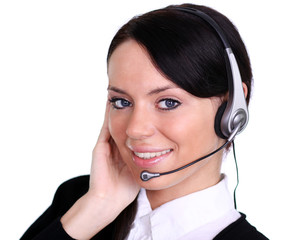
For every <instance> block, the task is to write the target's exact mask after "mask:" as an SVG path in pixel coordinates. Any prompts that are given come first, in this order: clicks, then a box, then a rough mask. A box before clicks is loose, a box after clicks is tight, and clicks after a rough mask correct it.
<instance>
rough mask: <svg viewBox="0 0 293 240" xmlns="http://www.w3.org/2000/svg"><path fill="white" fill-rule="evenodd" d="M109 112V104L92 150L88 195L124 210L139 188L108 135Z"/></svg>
mask: <svg viewBox="0 0 293 240" xmlns="http://www.w3.org/2000/svg"><path fill="white" fill-rule="evenodd" d="M109 110H110V104H109V103H108V104H107V107H106V112H105V119H104V123H103V126H102V129H101V132H100V135H99V138H98V141H97V144H96V146H95V148H94V150H93V159H92V167H91V176H90V188H89V192H88V194H90V195H91V196H94V197H97V198H106V199H107V200H109V201H115V204H118V205H121V204H122V205H124V208H125V207H126V206H127V205H129V204H130V203H131V202H132V201H133V200H134V199H135V197H136V196H137V194H138V191H139V189H140V187H139V185H138V184H137V183H136V182H135V180H134V178H133V177H132V174H131V172H130V171H129V169H128V167H127V166H126V164H125V163H124V162H123V160H122V158H121V155H120V153H119V150H118V148H117V146H116V143H115V142H114V140H113V139H112V137H111V135H110V132H109V127H108V122H109ZM113 204H114V203H113Z"/></svg>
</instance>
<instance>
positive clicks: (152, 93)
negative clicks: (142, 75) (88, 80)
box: [107, 85, 178, 96]
mask: <svg viewBox="0 0 293 240" xmlns="http://www.w3.org/2000/svg"><path fill="white" fill-rule="evenodd" d="M172 88H178V87H176V86H173V85H167V86H164V87H158V88H155V89H153V90H151V91H149V92H148V93H147V95H148V96H151V95H154V94H158V93H160V92H164V91H166V90H168V89H172ZM107 90H108V91H109V90H110V91H114V92H117V93H121V94H126V95H129V94H128V93H127V92H126V91H124V90H122V89H120V88H117V87H114V86H110V85H109V86H108V88H107Z"/></svg>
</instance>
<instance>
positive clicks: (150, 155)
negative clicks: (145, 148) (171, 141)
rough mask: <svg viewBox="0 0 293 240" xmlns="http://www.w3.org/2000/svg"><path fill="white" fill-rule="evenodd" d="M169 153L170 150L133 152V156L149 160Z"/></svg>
mask: <svg viewBox="0 0 293 240" xmlns="http://www.w3.org/2000/svg"><path fill="white" fill-rule="evenodd" d="M170 151H171V149H168V150H165V151H162V152H144V153H140V152H134V154H135V155H136V156H138V157H139V158H143V159H150V158H154V157H159V156H161V155H164V154H166V153H168V152H170Z"/></svg>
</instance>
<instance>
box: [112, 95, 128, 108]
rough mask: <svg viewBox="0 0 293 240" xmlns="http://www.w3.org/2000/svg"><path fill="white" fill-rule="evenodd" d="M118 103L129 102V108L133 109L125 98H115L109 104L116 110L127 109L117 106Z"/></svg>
mask: <svg viewBox="0 0 293 240" xmlns="http://www.w3.org/2000/svg"><path fill="white" fill-rule="evenodd" d="M117 101H124V102H128V103H129V106H128V107H131V106H132V104H131V103H130V102H129V101H128V100H126V99H124V98H117V97H113V98H111V99H109V102H110V103H111V105H112V107H113V108H115V109H124V108H125V107H118V106H117V103H116V102H117Z"/></svg>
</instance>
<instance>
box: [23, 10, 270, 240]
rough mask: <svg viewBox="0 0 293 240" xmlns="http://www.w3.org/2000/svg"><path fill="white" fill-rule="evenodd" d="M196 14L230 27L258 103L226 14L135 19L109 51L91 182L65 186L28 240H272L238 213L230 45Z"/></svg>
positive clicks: (245, 83)
mask: <svg viewBox="0 0 293 240" xmlns="http://www.w3.org/2000/svg"><path fill="white" fill-rule="evenodd" d="M186 7H187V8H188V9H189V10H186V9H185V8H186ZM183 8H184V9H185V10H184V9H183ZM190 9H191V10H190ZM192 9H197V10H200V11H201V12H204V13H205V14H207V15H208V16H210V17H212V19H214V20H215V21H216V22H217V23H218V25H220V26H221V29H222V30H223V32H224V34H225V36H226V38H227V41H228V42H229V44H230V46H231V48H232V49H233V52H234V54H235V56H236V59H237V62H238V65H239V69H240V73H241V77H242V87H243V91H242V90H241V91H242V95H243V94H244V95H245V97H246V101H247V103H249V98H250V91H251V79H252V73H251V68H250V62H249V58H248V55H247V52H246V49H245V46H244V44H243V42H242V40H241V38H240V36H239V34H238V32H237V30H236V29H235V27H234V26H233V24H232V23H231V22H230V21H229V20H228V19H227V18H226V17H224V16H223V15H222V14H220V13H218V12H216V11H215V10H212V9H210V8H207V7H203V6H196V5H191V4H184V5H181V6H176V7H175V6H170V7H167V8H164V9H161V10H157V11H153V12H150V13H146V14H144V15H142V16H139V17H136V18H133V19H132V20H130V21H129V22H128V23H127V24H125V25H124V26H123V27H122V28H121V29H120V30H119V31H118V32H117V34H116V35H115V37H114V39H113V40H112V43H111V45H110V48H109V52H108V58H107V61H108V76H109V87H108V97H109V100H108V102H107V107H106V113H105V120H104V124H103V127H102V129H101V133H100V136H99V138H98V141H97V144H96V146H95V148H94V151H93V160H92V167H91V174H90V177H89V176H82V177H78V178H75V179H71V180H69V181H67V182H65V183H63V184H62V185H61V186H60V187H59V189H58V190H57V192H56V195H55V197H54V200H53V203H52V205H51V206H50V207H49V208H48V210H47V211H46V212H45V213H44V214H43V215H42V216H41V217H40V218H39V219H38V220H37V221H36V222H35V223H34V224H33V225H32V226H31V227H30V228H29V229H28V231H27V232H26V233H25V234H24V236H23V237H22V239H23V240H25V239H72V238H73V239H201V240H203V239H267V238H266V237H264V236H263V235H262V234H261V233H259V232H258V231H257V230H256V229H255V228H254V227H253V226H251V225H250V224H249V223H248V222H247V221H246V220H245V215H244V214H241V213H239V212H237V211H236V210H235V209H234V206H233V201H232V199H231V197H230V194H229V192H228V190H227V187H226V178H225V176H224V175H222V174H221V171H220V170H221V163H222V159H223V154H224V147H226V149H228V148H229V146H228V145H227V143H229V142H228V141H227V140H226V139H227V138H228V137H229V136H225V134H223V133H221V130H219V129H220V128H221V127H220V126H219V125H220V124H219V123H218V122H219V120H217V118H218V116H219V112H223V111H224V109H225V107H226V104H225V103H226V102H227V100H228V101H229V98H230V97H231V96H230V95H229V93H230V92H231V89H229V88H228V80H227V79H228V77H229V76H227V71H226V65H227V64H226V62H225V53H224V50H223V49H224V46H223V41H221V39H220V38H219V34H217V33H216V32H215V29H214V28H213V27H212V26H211V25H210V24H208V23H207V22H206V21H205V20H204V19H203V18H202V17H199V16H197V15H196V14H193V13H192ZM228 74H229V73H228ZM229 91H230V92H229ZM218 109H220V110H218ZM216 116H217V117H216ZM215 118H216V120H215ZM220 118H221V117H220ZM239 126H240V125H239ZM234 127H236V126H234ZM215 129H216V130H215ZM237 131H238V130H237ZM230 140H231V139H230ZM215 150H216V151H215ZM210 153H212V154H210ZM202 156H204V157H202ZM195 159H201V161H198V162H197V163H196V164H193V165H192V166H189V167H186V168H184V169H180V170H179V168H180V167H182V166H186V165H187V164H189V163H191V162H193V161H194V160H195ZM174 169H178V171H174V172H172V173H171V172H170V174H165V175H164V176H163V174H162V176H160V177H156V178H151V179H144V180H147V181H144V180H143V178H142V176H141V175H142V173H143V172H145V170H147V172H149V173H166V172H169V171H171V170H174Z"/></svg>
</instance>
